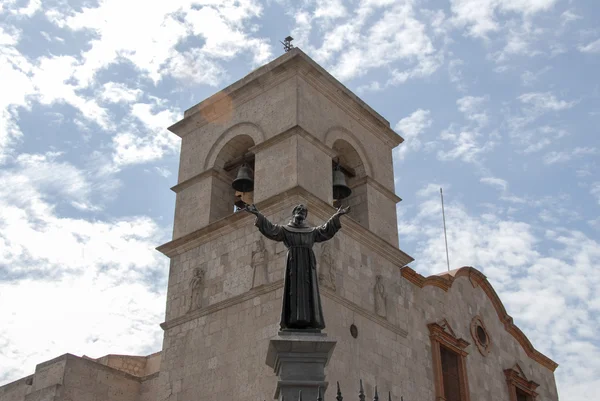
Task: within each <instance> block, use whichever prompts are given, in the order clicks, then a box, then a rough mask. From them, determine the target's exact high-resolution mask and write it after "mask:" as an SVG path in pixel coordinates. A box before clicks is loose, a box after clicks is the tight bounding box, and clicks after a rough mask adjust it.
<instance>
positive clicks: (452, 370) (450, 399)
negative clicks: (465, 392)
mask: <svg viewBox="0 0 600 401" xmlns="http://www.w3.org/2000/svg"><path fill="white" fill-rule="evenodd" d="M440 353H441V357H442V358H441V359H442V380H443V382H444V396H445V398H446V401H461V400H462V397H461V393H460V367H459V356H458V355H457V354H456V353H455V352H452V351H450V350H449V349H447V348H445V347H440ZM519 401H521V400H519ZM526 401H527V400H526Z"/></svg>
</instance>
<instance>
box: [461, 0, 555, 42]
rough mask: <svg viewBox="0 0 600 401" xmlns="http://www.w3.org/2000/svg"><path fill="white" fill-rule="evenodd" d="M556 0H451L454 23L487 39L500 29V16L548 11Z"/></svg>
mask: <svg viewBox="0 0 600 401" xmlns="http://www.w3.org/2000/svg"><path fill="white" fill-rule="evenodd" d="M555 3H556V0H533V1H530V0H451V2H450V4H451V9H452V13H453V17H452V21H453V23H454V24H456V25H458V26H465V27H466V28H467V29H468V33H469V35H471V36H474V37H482V38H485V37H487V35H488V34H489V33H491V32H495V31H498V30H499V29H500V23H499V21H498V18H497V17H498V15H499V14H501V13H516V14H518V15H520V16H521V17H528V16H531V15H533V14H536V13H539V12H542V11H547V10H549V9H550V8H552V6H553V5H554V4H555Z"/></svg>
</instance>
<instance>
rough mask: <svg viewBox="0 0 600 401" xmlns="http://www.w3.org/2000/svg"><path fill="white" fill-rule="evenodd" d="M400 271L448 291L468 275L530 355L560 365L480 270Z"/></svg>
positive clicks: (422, 284)
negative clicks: (525, 330) (425, 273)
mask: <svg viewBox="0 0 600 401" xmlns="http://www.w3.org/2000/svg"><path fill="white" fill-rule="evenodd" d="M400 272H401V275H402V277H403V278H405V279H406V280H407V281H409V282H411V283H412V284H414V285H416V286H417V287H419V288H423V287H425V286H428V285H431V286H434V287H437V288H440V289H442V290H444V291H446V292H447V291H448V290H449V289H450V288H452V284H453V283H454V281H456V279H458V278H459V277H467V278H468V279H469V281H470V282H471V284H472V285H473V287H477V286H479V287H481V289H482V290H483V292H484V293H485V294H486V295H487V297H488V299H489V300H490V301H491V302H492V305H493V306H494V309H495V310H496V313H497V315H498V318H499V319H500V321H501V322H502V323H503V324H504V328H505V330H506V331H507V332H508V333H509V334H511V335H512V336H513V337H514V338H515V340H517V342H518V343H519V344H520V345H521V347H522V348H523V350H524V351H525V353H526V354H527V356H528V357H530V358H531V359H533V360H534V361H536V362H537V363H539V364H540V365H542V366H544V367H546V368H547V369H549V370H551V371H552V372H554V371H555V370H556V368H557V367H558V364H557V363H556V362H554V361H553V360H552V359H550V358H548V357H547V356H546V355H544V354H542V353H541V352H539V351H538V350H536V349H535V348H534V347H533V345H532V344H531V341H529V339H528V338H527V336H526V335H525V334H524V333H523V332H522V331H521V329H519V328H518V327H517V326H516V325H515V324H514V322H513V318H512V317H511V316H510V315H509V314H508V313H507V312H506V308H505V307H504V304H503V303H502V301H501V300H500V297H498V294H497V293H496V291H495V290H494V288H493V287H492V285H491V284H490V282H489V281H488V280H487V278H486V276H485V275H484V274H483V273H481V272H480V271H479V270H477V269H475V268H473V267H470V266H465V267H461V268H460V269H456V270H452V271H450V272H448V273H443V274H440V275H435V276H429V277H425V276H422V275H421V274H419V273H417V272H415V271H414V270H413V269H411V268H410V267H408V266H405V267H403V268H402V269H401V270H400Z"/></svg>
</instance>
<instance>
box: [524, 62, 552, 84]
mask: <svg viewBox="0 0 600 401" xmlns="http://www.w3.org/2000/svg"><path fill="white" fill-rule="evenodd" d="M551 69H552V67H551V66H549V65H547V66H545V67H544V68H542V69H540V70H538V71H536V72H532V71H529V70H526V71H525V72H523V73H522V74H521V81H522V82H523V85H525V86H531V85H533V84H534V83H536V82H537V81H538V80H539V79H540V77H541V76H542V75H543V74H545V73H547V72H548V71H550V70H551Z"/></svg>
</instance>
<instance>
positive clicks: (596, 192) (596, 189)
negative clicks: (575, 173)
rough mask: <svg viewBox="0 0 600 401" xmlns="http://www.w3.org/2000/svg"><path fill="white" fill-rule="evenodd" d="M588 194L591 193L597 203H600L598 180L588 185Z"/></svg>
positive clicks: (599, 183)
mask: <svg viewBox="0 0 600 401" xmlns="http://www.w3.org/2000/svg"><path fill="white" fill-rule="evenodd" d="M590 194H592V196H593V197H594V198H595V199H596V202H598V205H600V181H596V182H594V183H593V184H592V185H591V186H590Z"/></svg>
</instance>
